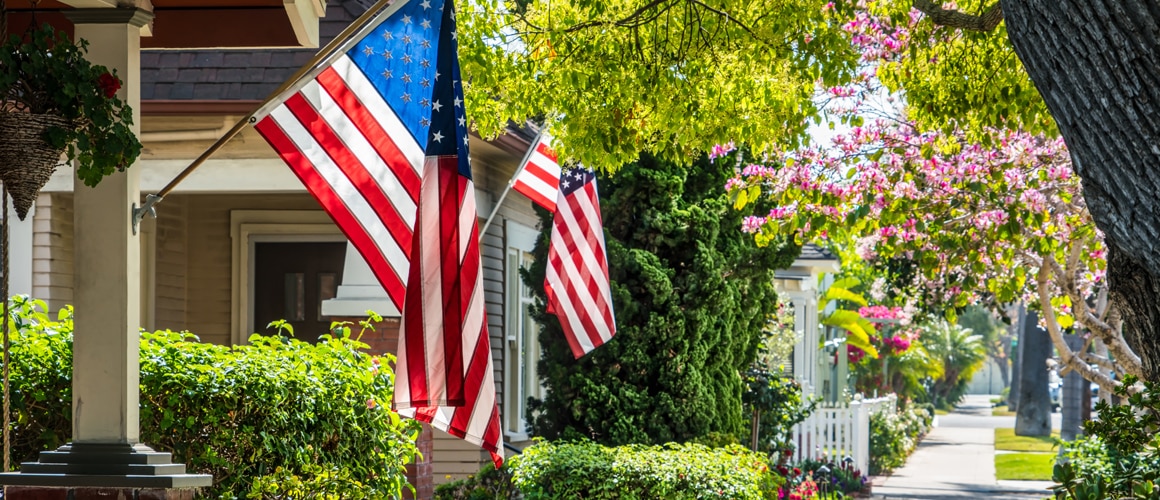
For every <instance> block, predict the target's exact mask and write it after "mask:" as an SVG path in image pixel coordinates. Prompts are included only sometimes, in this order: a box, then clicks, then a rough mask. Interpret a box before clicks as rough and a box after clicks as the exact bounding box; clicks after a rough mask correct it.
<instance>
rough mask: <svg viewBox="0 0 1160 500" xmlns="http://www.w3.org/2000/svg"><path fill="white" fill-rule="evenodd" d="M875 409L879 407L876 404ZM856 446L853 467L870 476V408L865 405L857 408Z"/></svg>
mask: <svg viewBox="0 0 1160 500" xmlns="http://www.w3.org/2000/svg"><path fill="white" fill-rule="evenodd" d="M875 407H876V408H875V409H877V407H880V405H878V404H876V405H875ZM855 425H857V426H858V433H857V435H858V445H857V448H856V449H855V454H854V466H855V467H857V468H858V470H859V471H861V472H862V474H870V408H868V407H867V406H866V405H859V406H858V417H857V423H856V424H855Z"/></svg>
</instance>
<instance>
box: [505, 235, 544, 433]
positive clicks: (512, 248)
mask: <svg viewBox="0 0 1160 500" xmlns="http://www.w3.org/2000/svg"><path fill="white" fill-rule="evenodd" d="M507 235H508V249H507V263H506V266H505V280H504V281H505V283H506V291H505V294H504V295H505V297H504V298H505V304H506V311H505V316H506V317H505V318H504V336H505V339H504V340H505V342H504V343H505V344H506V346H505V352H504V360H505V364H506V366H504V372H505V373H504V381H505V383H504V408H503V421H504V432H505V434H507V437H508V439H509V440H511V441H524V440H527V439H528V437H529V436H528V435H529V433H530V429H528V427H527V416H528V398H540V397H543V387H541V386H540V380H539V377H538V375H537V373H536V363H537V362H538V361H539V359H540V342H539V339H538V337H537V336H538V335H539V331H540V328H539V325H537V324H536V322H535V321H534V320H533V319H532V316H531V313H530V312H529V311H528V307H529V306H531V305H532V304H534V303H535V296H534V295H532V289H531V288H530V287H528V286H527V285H525V284H524V282H523V279H522V278H521V277H520V270H521V269H525V268H527V267H528V266H529V265H531V263H532V260H533V258H532V253H531V249H532V246H533V245H534V244H535V241H536V235H537V233H536V232H535V231H534V230H532V229H531V228H529V227H527V226H524V225H522V224H517V223H514V222H511V221H508V223H507Z"/></svg>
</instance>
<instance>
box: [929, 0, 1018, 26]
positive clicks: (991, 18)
mask: <svg viewBox="0 0 1160 500" xmlns="http://www.w3.org/2000/svg"><path fill="white" fill-rule="evenodd" d="M912 5H913V6H914V8H916V9H918V10H919V11H921V12H922V13H923V14H926V17H929V18H930V20H931V21H932V22H934V23H935V24H937V25H940V26H946V27H948V28H957V29H962V30H968V31H982V32H988V31H994V30H995V28H996V27H997V26H999V21H1002V20H1003V8H1002V7H1001V6H999V2H997V1H996V2H995V3H994V5H991V6H990V7H987V10H984V11H983V13H982V14H979V15H974V14H967V13H965V12H962V11H960V10H956V9H944V8H943V7H942V5H940V4H937V3H935V2H934V1H933V0H913V2H912Z"/></svg>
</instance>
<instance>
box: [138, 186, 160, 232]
mask: <svg viewBox="0 0 1160 500" xmlns="http://www.w3.org/2000/svg"><path fill="white" fill-rule="evenodd" d="M159 201H161V197H160V196H157V195H155V194H150V195H146V196H145V203H142V204H141V206H140V207H138V206H137V204H136V203H134V204H133V234H137V227H138V226H140V225H141V221H143V220H145V216H146V215H148V216H150V217H153V218H154V219H156V218H157V209H156V208H154V207H153V206H154V205H156V204H157V202H159Z"/></svg>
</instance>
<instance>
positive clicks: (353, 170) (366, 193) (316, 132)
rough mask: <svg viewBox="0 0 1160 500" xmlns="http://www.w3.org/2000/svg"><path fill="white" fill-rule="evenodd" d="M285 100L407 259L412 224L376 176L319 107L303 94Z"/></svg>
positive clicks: (287, 106) (286, 104)
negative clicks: (341, 136)
mask: <svg viewBox="0 0 1160 500" xmlns="http://www.w3.org/2000/svg"><path fill="white" fill-rule="evenodd" d="M284 104H285V106H286V108H287V109H289V110H290V112H291V113H293V114H294V116H295V117H296V118H298V121H299V122H300V123H302V125H303V126H304V127H306V130H307V131H309V132H310V135H311V136H313V137H314V140H315V141H318V144H319V145H320V146H322V149H323V150H325V151H326V154H327V155H329V156H330V157H331V158H332V159H333V160H334V164H335V165H337V166H338V168H340V169H341V170H342V172H343V173H344V174H346V177H347V179H350V182H351V184H354V186H355V188H356V189H358V192H359V193H360V194H362V196H363V198H366V200H367V204H369V205H370V207H371V209H373V210H374V211H375V214H376V215H378V216H379V219H380V220H382V221H383V226H385V227H386V228H387V231H390V233H391V237H392V238H394V240H395V241H396V242H397V243H398V244H399V246H400V247H402V248H403V249H404V250H403V253H404V254H407V258H408V259H409V258H410V255H409V254H408V250H406V249H407V248H408V247H409V246H410V243H411V234H412V233H411V228H410V227H408V225H407V221H406V220H404V219H403V216H402V214H400V213H399V211H398V209H397V208H396V207H395V205H394V204H393V203H391V200H390V199H389V198H387V195H386V194H384V193H383V191H382V189H380V188H379V185H378V183H377V182H375V179H373V178H372V177H371V175H370V173H368V172H367V170H366V168H365V167H363V166H362V162H360V161H359V159H358V157H357V156H355V155H354V153H352V152H351V151H350V149H347V147H346V145H345V144H343V142H342V139H341V138H339V137H338V135H337V134H335V133H334V130H333V129H332V128H330V125H329V124H327V123H326V120H325V119H324V118H323V117H322V116H321V115H319V114H318V111H317V110H315V109H314V106H311V105H310V102H308V101H307V100H306V98H305V97H303V96H302V94H294V95H293V96H292V97H290V98H289V99H287V100H286V102H285V103H284Z"/></svg>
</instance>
